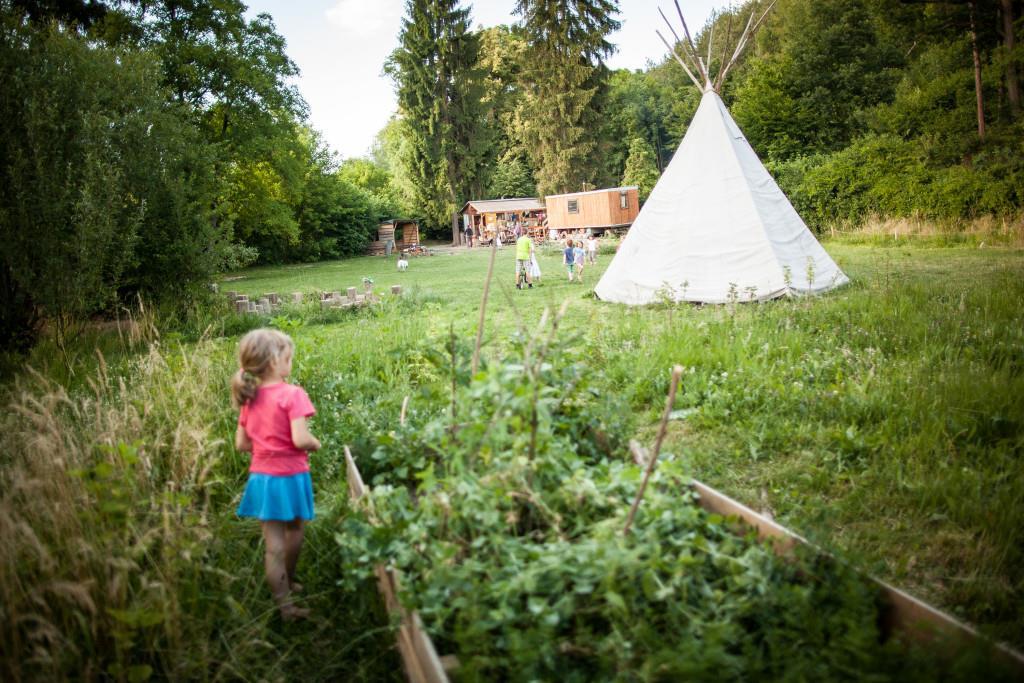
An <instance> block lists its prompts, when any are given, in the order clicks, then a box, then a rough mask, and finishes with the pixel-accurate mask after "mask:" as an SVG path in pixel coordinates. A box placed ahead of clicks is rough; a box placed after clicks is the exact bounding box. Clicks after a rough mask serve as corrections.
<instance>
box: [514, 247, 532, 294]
mask: <svg viewBox="0 0 1024 683" xmlns="http://www.w3.org/2000/svg"><path fill="white" fill-rule="evenodd" d="M532 252H533V240H531V239H530V236H529V235H522V236H521V237H520V238H519V239H517V240H516V289H522V288H523V277H525V278H526V284H527V286H528V287H529V288H530V289H533V276H532V275H531V274H530V268H531V266H530V254H531V253H532Z"/></svg>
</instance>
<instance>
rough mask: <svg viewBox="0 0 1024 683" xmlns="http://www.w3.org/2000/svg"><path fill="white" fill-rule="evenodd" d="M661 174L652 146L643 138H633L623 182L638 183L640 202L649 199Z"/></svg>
mask: <svg viewBox="0 0 1024 683" xmlns="http://www.w3.org/2000/svg"><path fill="white" fill-rule="evenodd" d="M660 176H661V174H660V173H659V172H658V165H657V163H656V162H655V159H654V152H653V151H652V150H651V146H650V145H649V144H647V142H646V141H645V140H644V139H643V138H633V140H632V141H631V142H630V143H629V157H628V158H627V159H626V168H625V171H623V174H622V184H623V185H636V186H637V187H638V188H639V195H640V203H643V202H645V201H647V197H648V196H650V194H651V190H653V189H654V186H655V185H656V184H657V183H658V178H659V177H660Z"/></svg>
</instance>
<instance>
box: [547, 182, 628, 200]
mask: <svg viewBox="0 0 1024 683" xmlns="http://www.w3.org/2000/svg"><path fill="white" fill-rule="evenodd" d="M636 189H638V188H637V186H636V185H624V186H623V187H603V188H601V189H600V190H587V191H586V192H566V193H565V194H549V195H548V196H547V197H545V199H552V198H554V197H578V196H580V195H584V194H601V193H602V192H622V191H623V190H636Z"/></svg>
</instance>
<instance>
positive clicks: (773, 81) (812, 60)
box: [732, 0, 899, 159]
mask: <svg viewBox="0 0 1024 683" xmlns="http://www.w3.org/2000/svg"><path fill="white" fill-rule="evenodd" d="M870 10H871V8H870V3H869V2H867V1H866V0H824V1H821V2H793V3H788V4H786V5H784V6H782V7H781V8H780V9H778V10H776V14H775V16H773V17H772V19H773V21H772V28H771V29H770V30H771V31H772V33H771V35H770V36H768V37H767V38H766V39H768V40H773V41H775V42H776V46H775V47H774V49H773V50H772V51H771V52H769V53H768V54H766V55H764V56H763V57H759V58H757V59H756V60H754V61H753V63H751V64H750V65H749V69H748V71H747V73H746V75H745V78H744V80H743V82H742V83H741V84H739V86H738V87H737V91H736V101H735V103H734V105H733V107H732V112H733V114H734V116H735V117H736V120H737V122H738V123H739V125H740V128H742V129H743V131H744V133H745V134H746V135H747V137H748V139H749V140H750V143H751V145H752V146H753V147H754V149H756V150H758V151H760V152H761V153H762V154H767V155H768V156H769V157H771V158H773V159H787V158H790V157H792V156H794V155H798V154H808V153H814V152H822V151H833V150H836V149H840V148H842V147H844V146H845V145H846V144H848V143H849V142H850V141H851V140H852V139H853V138H855V137H856V136H857V135H858V134H859V133H860V129H861V126H860V124H859V122H858V120H857V117H856V114H857V112H858V111H859V110H861V109H864V108H867V107H870V106H872V105H874V104H876V103H878V102H882V101H885V100H886V99H887V98H888V97H890V95H891V93H892V88H893V86H894V84H895V79H894V78H893V74H892V68H893V67H895V66H898V65H899V56H898V53H897V51H896V50H895V48H894V47H893V46H891V45H888V44H886V43H885V42H884V41H882V40H880V36H879V32H878V31H877V29H876V28H875V24H874V23H873V21H872V18H871V11H870Z"/></svg>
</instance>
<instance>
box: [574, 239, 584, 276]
mask: <svg viewBox="0 0 1024 683" xmlns="http://www.w3.org/2000/svg"><path fill="white" fill-rule="evenodd" d="M572 255H573V260H574V261H575V262H576V281H577V282H583V259H584V255H583V240H577V241H576V247H575V248H574V249H573V250H572Z"/></svg>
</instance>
